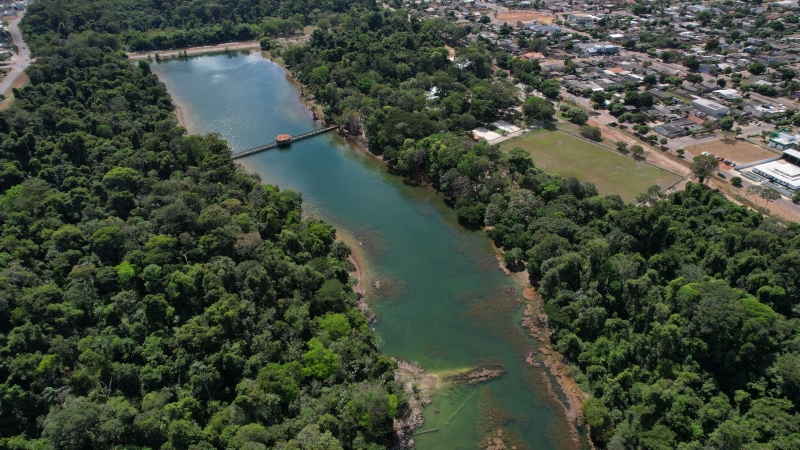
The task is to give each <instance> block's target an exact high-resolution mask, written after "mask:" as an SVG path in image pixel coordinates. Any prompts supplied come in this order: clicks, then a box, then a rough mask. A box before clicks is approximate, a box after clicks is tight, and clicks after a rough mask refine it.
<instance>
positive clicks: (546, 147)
mask: <svg viewBox="0 0 800 450" xmlns="http://www.w3.org/2000/svg"><path fill="white" fill-rule="evenodd" d="M514 147H521V148H523V149H525V150H527V151H528V152H529V153H530V155H531V158H533V162H534V164H536V167H541V168H542V169H544V170H545V171H547V172H550V173H557V174H560V175H562V176H565V177H575V178H577V179H578V180H580V181H582V182H583V181H589V182H592V183H594V185H595V186H597V190H598V191H600V194H602V195H608V194H619V195H620V196H622V198H623V199H625V200H627V201H630V200H633V199H635V198H636V196H637V195H639V194H641V193H643V192H645V191H646V190H647V188H648V187H650V186H652V185H654V184H657V185H659V186H661V187H666V186H668V185H670V184H672V183H674V182H675V181H677V180H678V177H677V176H675V175H673V174H671V173H669V172H666V171H664V170H661V169H658V168H656V167H653V166H650V165H647V164H645V163H643V162H641V161H635V160H633V159H631V158H628V157H625V156H622V155H619V154H617V153H614V152H613V151H611V150H607V149H604V148H602V147H599V146H597V145H594V144H592V143H590V142H586V141H584V140H582V139H578V138H576V137H574V136H570V135H569V134H566V133H562V132H560V131H549V130H537V131H534V132H532V133H529V134H527V135H525V136H522V137H519V138H516V139H511V140H509V141H506V142H504V143H502V144H501V145H500V149H501V150H502V151H509V150H511V149H512V148H514Z"/></svg>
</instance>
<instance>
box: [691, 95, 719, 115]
mask: <svg viewBox="0 0 800 450" xmlns="http://www.w3.org/2000/svg"><path fill="white" fill-rule="evenodd" d="M692 107H693V108H695V109H697V110H698V111H700V112H702V113H705V114H707V115H709V116H711V117H714V118H717V119H719V118H721V117H725V116H727V115H728V107H727V106H724V105H720V104H719V103H716V102H712V101H711V100H706V99H704V98H696V99H694V100H692Z"/></svg>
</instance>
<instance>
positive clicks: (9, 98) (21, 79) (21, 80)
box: [0, 72, 28, 111]
mask: <svg viewBox="0 0 800 450" xmlns="http://www.w3.org/2000/svg"><path fill="white" fill-rule="evenodd" d="M26 84H28V74H26V73H25V72H22V73H21V74H19V76H18V77H17V79H16V80H14V82H13V83H11V89H13V88H17V89H22V87H24V86H25V85H26ZM11 89H9V90H7V91H6V92H4V93H3V94H4V95H5V96H6V99H5V100H3V101H2V102H0V111H3V110H5V109H8V107H9V106H11V104H12V103H14V94H12V93H11Z"/></svg>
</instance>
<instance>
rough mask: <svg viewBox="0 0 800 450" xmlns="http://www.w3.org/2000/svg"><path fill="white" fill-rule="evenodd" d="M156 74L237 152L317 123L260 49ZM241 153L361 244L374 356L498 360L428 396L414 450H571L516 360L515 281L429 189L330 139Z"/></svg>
mask: <svg viewBox="0 0 800 450" xmlns="http://www.w3.org/2000/svg"><path fill="white" fill-rule="evenodd" d="M153 71H154V72H155V73H156V74H158V76H159V77H160V78H161V80H163V81H164V82H165V83H166V84H167V87H168V89H169V91H170V93H171V94H172V96H173V98H174V99H175V101H176V103H178V104H179V105H180V106H181V110H182V114H183V119H184V121H185V122H186V123H187V126H188V127H189V128H190V129H191V131H193V132H196V133H209V132H217V133H220V134H221V135H222V136H223V137H224V138H225V139H227V140H228V142H229V143H230V145H231V146H232V148H233V149H234V151H241V150H245V149H247V148H251V147H255V146H258V145H261V144H264V143H268V142H272V141H274V139H275V136H276V135H277V134H281V133H289V134H292V135H296V134H300V133H303V132H306V131H310V130H313V129H315V128H317V127H318V126H319V125H317V124H314V122H313V121H312V120H311V118H310V116H309V114H308V111H307V110H306V109H305V107H304V106H302V105H301V104H300V103H299V101H298V95H299V93H298V90H297V89H296V88H295V86H294V85H293V84H291V82H290V81H289V80H287V78H286V76H285V73H284V71H283V69H282V68H281V67H279V66H278V65H276V64H273V63H271V62H269V61H267V60H265V59H263V58H262V57H261V56H260V55H257V54H250V55H244V54H239V55H236V56H231V55H217V56H204V57H199V58H192V59H189V60H179V61H169V62H164V63H161V64H154V65H153ZM239 161H240V162H241V163H242V164H244V165H245V166H246V167H247V168H248V169H249V170H252V171H255V172H257V173H258V174H260V175H261V177H262V179H263V180H264V182H266V183H271V184H277V185H279V186H280V187H281V188H284V189H294V190H297V191H299V192H302V194H303V198H304V200H305V202H306V206H305V209H306V212H307V213H309V214H312V215H315V216H319V217H321V218H324V219H325V220H327V221H329V222H331V223H333V224H334V225H335V226H336V227H337V228H338V229H340V230H344V231H346V232H347V233H348V234H351V235H353V236H354V237H355V238H356V239H358V241H360V242H361V243H362V244H363V248H364V250H365V252H366V257H367V259H368V261H369V265H370V267H371V274H370V275H369V276H370V278H374V279H378V280H380V281H381V284H382V288H381V289H380V290H374V289H372V290H371V291H370V293H369V298H370V299H371V304H372V306H373V308H374V309H375V310H376V311H377V313H378V315H379V318H380V320H379V322H378V324H377V325H376V329H377V331H378V332H379V334H380V336H381V337H382V340H383V344H382V350H383V351H385V352H386V353H388V354H390V355H393V356H397V357H400V358H403V359H406V360H409V361H414V362H417V363H419V364H421V365H422V366H423V367H425V368H426V370H428V371H429V372H437V371H446V370H452V369H458V368H465V367H474V366H479V365H483V364H494V363H500V364H503V365H505V367H506V368H507V372H506V373H505V375H503V376H502V377H501V378H499V379H496V380H493V381H491V382H489V383H484V384H482V385H480V386H470V387H459V388H448V389H444V390H440V391H439V392H437V393H436V394H435V395H434V402H433V404H432V405H430V406H429V407H428V408H426V410H425V421H426V422H425V425H424V427H423V428H422V429H424V430H427V429H432V428H437V427H438V428H439V431H438V432H432V433H427V434H424V435H420V436H417V437H416V438H417V448H420V449H454V448H475V447H476V446H477V444H478V443H479V442H480V441H481V440H482V439H483V438H484V437H485V435H486V433H488V432H492V431H494V430H496V429H497V428H498V427H501V426H502V427H503V428H504V429H505V430H506V431H507V432H508V433H510V435H511V436H512V437H513V438H514V441H515V443H516V444H518V447H517V448H532V449H556V448H571V447H572V446H573V444H572V443H571V442H569V441H568V440H567V437H566V436H567V435H566V426H565V423H564V422H563V418H562V417H561V414H558V413H557V412H556V411H557V410H556V409H555V405H554V404H553V401H552V399H550V398H549V397H548V396H547V394H546V391H545V388H544V387H543V384H542V380H541V375H540V374H539V373H538V372H536V370H538V369H534V368H530V367H528V366H525V365H524V363H523V358H524V356H525V354H526V352H527V350H528V349H529V348H530V347H532V346H534V345H535V343H534V342H533V341H532V340H531V339H529V338H527V336H526V335H525V333H524V332H523V331H522V329H521V328H520V326H519V325H518V324H519V319H520V317H521V312H520V305H519V303H517V301H516V299H517V294H516V292H517V290H518V287H517V286H516V285H515V284H514V283H513V282H512V280H511V279H509V278H507V277H505V276H504V275H503V273H502V272H501V271H500V270H499V269H498V267H497V262H496V259H495V257H494V255H493V253H492V249H491V246H490V242H489V241H488V239H486V238H485V236H484V235H483V234H482V233H471V232H467V231H465V230H463V229H462V228H461V227H459V226H458V225H457V223H456V221H455V214H454V213H453V212H452V211H451V210H450V209H448V208H447V207H446V206H445V205H444V203H443V202H442V201H441V200H440V199H439V198H438V197H437V196H436V195H435V192H433V191H432V190H430V189H427V188H420V187H412V186H407V185H405V184H403V182H402V180H401V179H400V178H398V177H394V176H392V175H389V174H387V173H386V171H385V169H384V168H383V167H382V166H381V165H380V163H378V162H377V161H376V160H375V159H374V158H372V157H371V156H368V155H366V154H365V153H364V152H362V151H360V150H358V149H356V148H353V147H351V146H349V145H348V144H347V143H346V142H344V141H342V140H341V139H340V138H339V137H338V136H336V134H335V133H328V134H325V135H321V136H317V137H314V138H311V139H307V140H304V141H300V142H297V143H295V144H293V145H292V147H291V148H290V149H285V150H270V151H267V152H263V153H260V154H257V155H254V156H251V157H249V158H245V159H243V160H239ZM462 405H463V407H462ZM459 408H461V409H459ZM436 409H438V410H439V413H436ZM456 412H457V414H456V415H455V416H454V415H453V414H454V413H456Z"/></svg>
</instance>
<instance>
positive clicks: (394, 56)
mask: <svg viewBox="0 0 800 450" xmlns="http://www.w3.org/2000/svg"><path fill="white" fill-rule="evenodd" d="M365 19H366V20H365V21H364V22H363V25H362V26H361V27H359V28H355V29H353V28H348V29H340V30H334V31H332V32H328V33H324V32H322V31H318V32H315V33H314V35H313V36H312V39H311V40H310V41H309V43H308V44H307V45H305V46H303V47H294V48H289V49H287V50H285V51H284V52H283V53H282V56H283V57H284V59H285V60H286V61H287V63H288V64H289V66H290V67H291V68H292V69H293V70H294V71H295V73H296V74H297V75H298V77H299V78H300V79H301V80H302V81H303V82H304V83H306V84H307V85H308V86H309V88H310V90H311V92H312V93H313V94H314V95H315V96H316V97H317V98H319V99H320V100H321V101H322V102H324V104H325V105H326V113H327V114H329V115H332V116H334V117H335V120H337V121H339V123H342V124H343V125H346V126H348V127H349V128H351V131H352V130H355V131H356V133H361V132H362V129H361V128H359V126H362V127H363V132H364V133H365V135H366V137H367V140H368V143H369V145H370V147H371V149H372V150H373V151H375V152H377V153H382V154H383V156H384V158H385V160H386V161H387V162H388V163H389V165H390V167H391V169H392V170H395V171H397V172H398V173H400V174H402V175H405V176H408V177H410V178H414V179H419V180H423V181H426V182H430V183H431V184H432V185H433V186H435V187H436V188H437V189H439V190H440V191H441V192H443V193H444V195H445V196H446V198H447V199H448V200H449V201H450V202H451V204H453V206H454V207H455V208H456V210H457V212H458V216H459V220H461V222H462V223H464V224H465V225H466V226H470V227H475V228H478V227H482V226H488V227H489V230H490V231H489V233H490V235H491V237H492V238H493V239H494V241H495V242H496V243H497V245H498V246H500V247H502V248H503V249H504V250H505V259H506V263H507V265H508V266H509V267H510V268H512V269H514V270H522V269H523V268H526V269H527V271H528V273H529V274H530V278H531V282H532V283H533V284H534V285H535V286H537V287H538V290H539V292H540V293H541V295H542V296H543V298H544V300H545V301H546V308H545V309H546V311H547V313H548V314H549V317H550V324H551V326H552V327H553V329H554V330H555V335H554V337H555V342H556V348H557V349H558V350H559V352H560V353H561V354H563V355H564V356H565V357H566V358H567V360H568V361H569V362H571V363H572V364H573V365H575V366H576V367H577V368H578V369H579V371H578V372H577V375H576V377H577V378H578V381H579V382H581V384H582V385H583V386H584V387H585V389H586V390H587V391H588V392H589V393H590V394H591V396H592V398H591V399H590V400H589V401H587V402H586V404H585V406H584V413H585V416H586V420H587V423H588V424H589V425H590V426H591V435H592V437H593V439H594V441H595V443H596V444H598V445H599V446H601V447H605V448H611V449H624V448H642V449H674V448H681V449H703V448H719V449H738V448H759V449H762V448H763V449H789V448H799V447H800V415H798V405H800V337H798V326H800V319H799V318H800V297H799V295H800V292H799V291H798V288H799V287H800V234H798V233H800V226H798V224H791V226H788V227H787V226H785V225H783V224H781V223H778V222H776V221H774V220H772V219H768V218H764V217H763V216H761V215H760V214H758V213H755V212H752V211H748V209H747V208H746V207H743V206H737V205H734V204H732V203H730V202H729V201H727V200H725V199H724V197H722V196H720V195H719V194H716V193H714V192H712V191H711V190H709V189H708V188H707V187H705V186H703V185H702V184H689V185H688V186H687V188H686V190H685V191H681V192H676V193H674V194H671V195H670V196H669V197H668V198H662V195H660V194H659V192H658V188H655V189H651V190H650V191H649V192H647V193H645V194H643V195H642V196H641V197H640V198H639V203H642V204H643V206H634V205H630V204H625V203H624V202H623V201H622V200H621V199H620V198H619V197H618V196H613V195H612V196H606V197H601V196H599V195H598V192H597V190H596V189H595V188H594V186H592V185H591V184H588V183H587V184H581V183H580V182H578V180H575V179H565V178H562V177H559V176H552V175H548V174H547V173H545V172H543V171H542V170H540V169H538V168H536V167H535V161H532V160H531V159H530V158H529V156H528V155H527V153H526V152H524V151H522V150H520V149H515V150H512V151H510V152H509V153H507V154H502V153H501V152H500V151H499V150H498V148H497V147H496V146H490V145H488V144H486V143H485V142H478V143H476V142H475V141H473V140H472V139H471V138H470V137H468V136H467V135H466V133H465V132H464V130H469V129H471V127H473V126H474V125H475V123H476V121H477V122H485V121H488V120H491V119H494V118H496V117H500V116H502V115H504V114H511V115H512V117H518V115H517V113H513V112H510V111H509V110H508V109H509V108H510V107H512V106H514V105H516V104H518V101H517V100H516V97H515V94H514V92H515V91H514V89H513V87H512V83H511V82H510V79H512V78H513V79H515V80H518V81H519V82H522V83H524V84H526V85H529V86H531V87H532V88H535V89H538V90H540V91H542V92H543V94H544V97H547V96H552V95H553V92H552V91H553V86H551V84H552V83H553V82H552V81H550V80H547V75H546V74H544V73H542V72H541V71H540V70H539V68H538V67H537V66H536V65H535V64H533V63H531V62H523V61H520V60H511V61H510V60H509V59H508V57H507V55H505V54H504V53H503V52H502V51H500V50H499V49H497V48H493V47H492V46H491V45H488V44H486V45H484V43H481V42H478V43H477V44H472V45H469V46H466V47H462V48H460V49H458V54H457V56H456V58H455V61H454V62H451V61H449V60H447V59H446V56H447V53H446V49H445V48H443V44H444V42H445V41H446V40H447V39H449V38H450V37H451V36H450V33H449V30H448V25H447V24H446V23H443V22H440V21H432V22H424V23H415V22H413V21H412V22H407V21H405V20H403V19H402V18H401V16H397V15H389V14H386V15H384V16H383V17H382V20H380V21H378V20H375V19H373V18H372V17H365ZM370 19H372V20H370ZM492 62H495V63H497V64H500V65H501V67H505V68H506V69H507V71H500V72H497V73H495V72H493V71H492V70H491V63H492ZM432 88H435V90H434V91H431V89H432ZM429 92H431V93H433V92H435V93H436V95H428V93H429ZM556 95H557V86H556ZM523 112H524V114H525V115H526V116H527V117H526V118H527V119H528V120H531V121H540V120H547V119H548V117H552V114H553V106H552V105H551V104H550V102H549V101H548V100H546V99H545V98H540V97H536V96H532V97H528V99H527V100H526V102H525V104H524V105H523Z"/></svg>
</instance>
